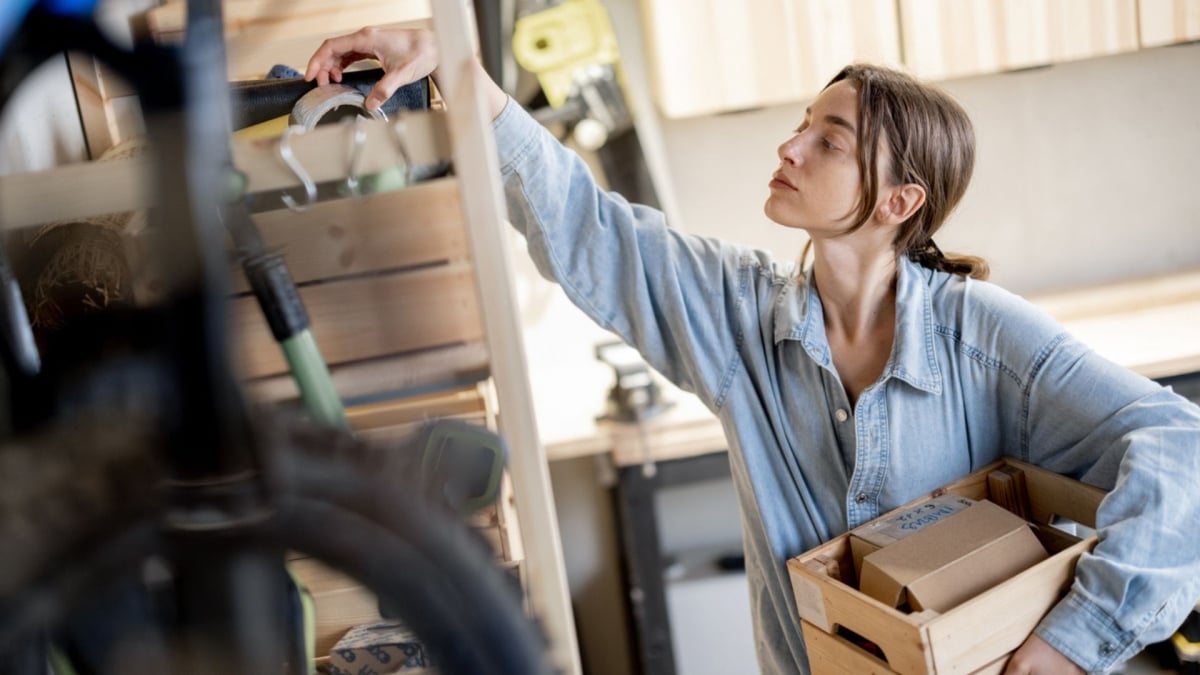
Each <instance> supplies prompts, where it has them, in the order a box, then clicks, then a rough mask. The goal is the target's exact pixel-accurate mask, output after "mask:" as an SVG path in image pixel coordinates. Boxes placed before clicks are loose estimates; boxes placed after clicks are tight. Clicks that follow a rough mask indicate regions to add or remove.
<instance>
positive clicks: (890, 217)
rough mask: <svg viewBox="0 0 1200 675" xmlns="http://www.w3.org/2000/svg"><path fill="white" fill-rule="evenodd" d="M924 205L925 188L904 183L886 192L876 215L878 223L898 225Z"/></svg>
mask: <svg viewBox="0 0 1200 675" xmlns="http://www.w3.org/2000/svg"><path fill="white" fill-rule="evenodd" d="M924 203H925V188H923V187H921V186H920V185H917V184H916V183H905V184H903V185H897V186H895V187H892V188H889V189H888V190H887V193H886V197H885V198H884V200H883V201H882V202H880V204H879V208H878V209H876V214H877V215H878V217H879V222H881V223H883V224H885V225H899V224H900V223H903V222H904V221H906V220H908V219H909V218H911V217H912V215H913V214H914V213H916V212H917V209H919V208H921V206H922V205H923V204H924Z"/></svg>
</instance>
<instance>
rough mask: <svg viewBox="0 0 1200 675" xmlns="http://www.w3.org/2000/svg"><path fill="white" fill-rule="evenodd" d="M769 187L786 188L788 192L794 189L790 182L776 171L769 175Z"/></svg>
mask: <svg viewBox="0 0 1200 675" xmlns="http://www.w3.org/2000/svg"><path fill="white" fill-rule="evenodd" d="M769 187H777V188H787V189H788V190H795V189H796V186H795V185H792V183H791V181H789V180H788V179H787V178H786V177H784V175H783V174H782V173H779V172H778V171H776V172H775V173H773V174H771V182H770V184H769Z"/></svg>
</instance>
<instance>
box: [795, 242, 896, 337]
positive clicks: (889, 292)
mask: <svg viewBox="0 0 1200 675" xmlns="http://www.w3.org/2000/svg"><path fill="white" fill-rule="evenodd" d="M814 246H815V253H816V257H815V258H814V260H813V279H814V280H815V282H816V288H817V293H818V294H819V295H820V297H821V305H822V306H823V308H824V313H825V330H826V332H827V333H828V334H829V335H830V336H831V337H832V336H834V335H837V336H840V338H841V339H843V340H846V341H847V342H850V343H855V342H858V341H860V340H862V339H869V338H870V337H871V336H872V335H876V334H877V332H878V330H879V329H880V328H881V327H884V328H887V329H889V330H890V329H891V327H892V325H893V324H894V322H895V316H896V314H895V303H896V255H895V253H894V252H893V251H891V250H890V249H887V250H869V251H864V250H863V249H862V248H860V247H856V246H853V245H851V243H850V242H847V241H844V240H843V241H835V240H827V241H824V242H815V243H814Z"/></svg>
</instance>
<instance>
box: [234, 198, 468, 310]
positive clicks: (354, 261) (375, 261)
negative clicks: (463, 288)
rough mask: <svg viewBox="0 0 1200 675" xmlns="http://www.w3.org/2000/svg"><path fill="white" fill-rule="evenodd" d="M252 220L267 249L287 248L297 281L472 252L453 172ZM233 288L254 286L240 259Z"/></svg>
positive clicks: (451, 258) (456, 257)
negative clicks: (400, 187)
mask: <svg viewBox="0 0 1200 675" xmlns="http://www.w3.org/2000/svg"><path fill="white" fill-rule="evenodd" d="M254 221H255V223H256V224H257V225H258V229H259V232H260V233H261V234H262V237H263V241H264V242H265V243H266V245H267V248H268V249H271V250H281V251H282V252H283V254H284V256H285V259H286V260H287V266H288V270H289V271H290V272H291V274H292V278H293V279H294V280H295V281H296V282H297V283H302V282H306V281H312V280H314V279H327V278H330V277H341V276H347V275H353V274H363V273H365V272H377V271H381V270H389V269H396V268H400V267H413V266H417V265H423V264H428V263H433V262H444V261H462V260H466V259H467V256H468V253H467V235H466V229H465V226H464V223H463V216H462V208H461V206H460V203H459V199H458V181H457V179H455V178H441V179H438V180H434V181H430V182H428V183H421V184H418V185H414V186H413V187H412V188H410V189H407V190H400V191H396V192H385V193H380V194H374V195H368V196H365V197H361V198H357V199H339V200H336V201H329V202H319V203H317V204H314V205H313V206H312V207H310V208H308V209H307V210H305V211H303V212H300V213H297V212H295V211H292V210H290V209H286V208H285V209H280V210H278V211H269V212H266V213H259V214H256V215H255V216H254ZM233 287H234V290H235V291H237V292H245V291H248V290H249V285H248V284H247V283H246V280H245V277H244V276H243V275H242V272H241V267H240V265H234V279H233Z"/></svg>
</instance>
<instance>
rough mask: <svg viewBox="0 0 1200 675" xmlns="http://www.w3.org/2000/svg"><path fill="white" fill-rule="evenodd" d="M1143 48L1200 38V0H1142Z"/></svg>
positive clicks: (1141, 32)
mask: <svg viewBox="0 0 1200 675" xmlns="http://www.w3.org/2000/svg"><path fill="white" fill-rule="evenodd" d="M1138 32H1139V37H1140V38H1141V46H1143V47H1160V46H1162V45H1169V44H1175V43H1179V42H1190V41H1192V40H1200V0H1138Z"/></svg>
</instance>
